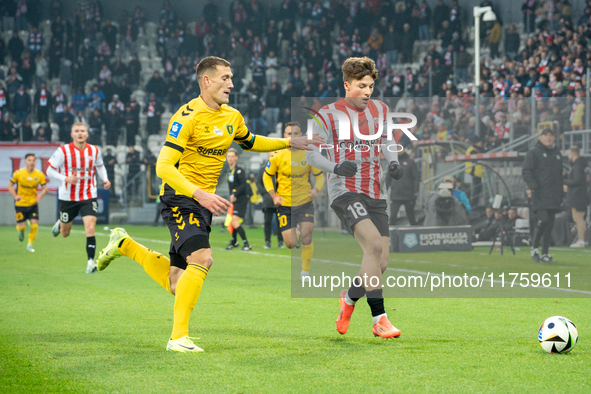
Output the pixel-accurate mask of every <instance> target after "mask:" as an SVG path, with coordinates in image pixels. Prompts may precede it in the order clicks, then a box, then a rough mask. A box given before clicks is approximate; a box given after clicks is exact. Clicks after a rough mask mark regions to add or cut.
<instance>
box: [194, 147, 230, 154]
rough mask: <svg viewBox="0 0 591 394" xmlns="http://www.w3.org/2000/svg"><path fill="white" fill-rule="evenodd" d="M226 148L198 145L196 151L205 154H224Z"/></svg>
mask: <svg viewBox="0 0 591 394" xmlns="http://www.w3.org/2000/svg"><path fill="white" fill-rule="evenodd" d="M227 150H228V149H211V148H210V149H208V148H204V147H203V146H200V147H198V148H197V153H200V154H202V155H205V156H223V155H225V154H226V151H227Z"/></svg>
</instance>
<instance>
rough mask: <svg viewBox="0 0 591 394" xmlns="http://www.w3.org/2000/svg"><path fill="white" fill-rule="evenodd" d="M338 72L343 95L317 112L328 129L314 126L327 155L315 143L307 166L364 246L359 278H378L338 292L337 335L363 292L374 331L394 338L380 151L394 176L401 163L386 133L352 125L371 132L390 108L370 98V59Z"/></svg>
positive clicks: (396, 332) (375, 74)
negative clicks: (320, 177)
mask: <svg viewBox="0 0 591 394" xmlns="http://www.w3.org/2000/svg"><path fill="white" fill-rule="evenodd" d="M342 70H343V79H344V84H345V91H346V95H345V98H342V99H340V100H339V101H337V102H335V103H333V104H330V105H327V106H325V107H323V108H322V109H321V110H320V114H321V115H322V117H323V120H324V121H325V122H326V126H327V127H326V128H325V127H322V129H320V128H316V129H315V130H314V132H315V133H318V134H320V135H321V136H322V137H324V139H325V140H326V141H327V145H326V147H331V148H330V149H327V150H326V152H327V154H328V159H326V158H324V157H323V156H322V155H321V153H320V152H319V148H318V147H317V148H316V149H315V150H314V151H312V152H308V153H307V159H308V163H309V164H310V165H312V166H314V167H316V168H319V169H322V170H324V171H326V172H327V173H328V182H327V183H328V193H329V197H330V200H331V201H332V203H331V208H332V209H333V210H334V211H335V213H336V214H337V216H338V217H339V218H340V219H341V221H342V222H343V223H344V224H345V225H346V226H347V228H348V229H349V231H350V232H351V234H353V236H354V237H355V239H356V240H357V242H358V243H359V246H361V249H362V250H363V259H362V261H361V269H360V271H359V276H360V277H361V278H364V277H365V278H372V277H375V278H377V279H378V281H377V285H375V283H376V282H375V281H371V280H365V283H353V285H352V286H351V288H350V289H348V290H343V291H342V292H341V294H340V304H341V311H340V314H339V316H338V318H337V322H336V323H337V330H338V332H339V333H341V334H344V333H346V332H347V329H348V328H349V322H350V319H351V314H352V313H353V309H354V308H355V303H356V302H357V300H359V299H360V298H362V297H363V296H364V295H365V296H367V303H368V304H369V306H370V308H371V313H372V316H373V323H374V325H373V333H374V335H376V336H381V337H383V338H393V337H397V336H399V335H400V331H399V330H398V329H397V328H396V327H394V326H393V325H392V324H391V323H390V321H389V320H388V317H387V315H386V312H385V309H384V298H383V294H382V274H383V273H384V271H385V270H386V268H387V266H388V255H389V228H388V214H387V203H386V200H385V198H386V193H385V186H384V185H382V182H381V180H380V172H381V171H382V167H381V164H380V153H384V156H385V157H386V159H387V160H388V162H389V163H390V164H389V170H390V176H392V177H393V178H395V179H400V178H401V177H402V167H401V166H400V164H399V163H398V153H397V148H396V147H394V148H396V149H389V148H392V147H393V146H390V145H393V143H394V141H388V140H387V138H386V137H385V136H384V135H381V136H379V137H376V139H375V140H373V141H369V140H365V139H360V138H359V137H357V136H356V135H355V133H354V131H353V129H352V127H351V125H353V124H357V125H358V129H359V133H360V134H362V135H368V136H374V135H377V134H379V127H380V126H382V127H383V125H384V123H385V120H386V114H387V113H388V107H387V106H386V105H385V104H384V103H382V102H381V101H378V100H371V99H370V97H371V95H372V93H373V89H374V84H375V80H376V79H377V77H378V70H377V69H376V67H375V63H374V61H373V60H371V59H369V58H367V57H363V58H349V59H347V60H346V61H345V63H343V66H342ZM335 110H336V111H339V113H338V114H337V113H335V112H334V111H335ZM326 111H329V112H326ZM330 111H333V112H332V113H331V112H330ZM343 128H345V130H346V129H349V137H348V138H346V139H341V140H340V139H339V131H340V130H341V129H343ZM384 129H385V127H384V128H382V132H383V131H384ZM341 131H342V130H341Z"/></svg>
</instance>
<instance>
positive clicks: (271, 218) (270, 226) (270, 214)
mask: <svg viewBox="0 0 591 394" xmlns="http://www.w3.org/2000/svg"><path fill="white" fill-rule="evenodd" d="M274 154H275V152H269V155H268V159H271V157H273V155H274ZM266 170H267V168H266V167H261V169H260V172H259V176H258V180H257V181H258V183H259V190H260V191H261V198H262V199H263V204H262V205H263V215H264V232H265V249H271V234H272V233H273V231H274V230H277V247H278V248H279V249H283V248H284V247H285V245H284V244H283V236H282V235H281V231H280V230H279V221H278V219H277V207H276V206H275V203H274V202H273V199H272V198H271V195H270V194H269V193H268V192H267V190H266V188H265V183H264V180H263V177H264V176H265V171H266ZM273 184H274V185H276V184H277V180H276V177H274V178H273Z"/></svg>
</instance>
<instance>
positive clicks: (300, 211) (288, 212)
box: [277, 201, 314, 232]
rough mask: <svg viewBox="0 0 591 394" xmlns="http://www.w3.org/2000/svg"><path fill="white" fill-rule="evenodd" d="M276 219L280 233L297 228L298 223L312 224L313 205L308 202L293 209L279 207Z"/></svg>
mask: <svg viewBox="0 0 591 394" xmlns="http://www.w3.org/2000/svg"><path fill="white" fill-rule="evenodd" d="M277 219H278V220H279V230H281V232H283V231H285V230H289V229H291V228H293V227H295V226H297V224H298V223H302V222H310V223H314V203H313V202H312V201H308V202H307V203H305V204H302V205H298V206H295V207H282V206H280V207H278V208H277Z"/></svg>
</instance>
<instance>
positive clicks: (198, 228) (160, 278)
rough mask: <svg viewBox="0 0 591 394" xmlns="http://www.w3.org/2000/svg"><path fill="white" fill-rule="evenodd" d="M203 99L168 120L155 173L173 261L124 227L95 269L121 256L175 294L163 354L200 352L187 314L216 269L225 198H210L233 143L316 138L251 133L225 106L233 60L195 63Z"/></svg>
mask: <svg viewBox="0 0 591 394" xmlns="http://www.w3.org/2000/svg"><path fill="white" fill-rule="evenodd" d="M196 73H197V80H198V81H199V87H200V89H201V95H200V96H199V97H197V98H196V99H193V100H191V101H190V102H189V103H187V104H186V105H184V106H182V107H181V108H180V109H179V110H178V111H177V112H176V114H174V116H173V117H172V118H171V119H170V123H169V126H168V132H167V136H166V142H165V143H164V147H163V148H162V151H161V152H160V155H159V156H158V161H157V163H156V171H157V174H158V176H159V177H160V178H162V181H163V185H162V189H161V191H160V200H161V203H162V205H163V208H162V218H163V219H164V222H165V223H166V224H167V226H168V228H169V231H170V235H171V244H170V251H169V255H170V259H168V258H166V257H164V256H163V255H161V254H159V253H156V252H153V251H151V250H149V249H147V248H146V247H144V246H143V245H140V244H139V243H137V242H136V241H134V240H133V239H132V238H131V237H129V235H128V234H127V233H126V232H125V230H123V229H120V228H117V229H114V230H113V231H112V233H111V238H110V240H109V244H108V245H107V247H106V248H105V249H103V250H102V251H101V253H100V255H99V259H98V269H99V271H102V270H104V269H105V268H107V266H108V265H109V264H110V263H111V261H112V260H113V259H115V258H116V257H119V256H121V255H123V256H127V257H130V258H132V259H133V260H135V261H137V262H138V263H139V264H140V265H141V266H142V267H143V268H144V270H145V271H146V273H148V275H150V277H152V279H154V280H155V281H156V282H157V283H158V284H160V285H161V286H162V287H164V288H165V289H166V290H167V291H169V292H170V293H171V294H174V296H175V302H174V315H173V316H174V318H173V328H172V335H171V337H170V340H169V341H168V344H167V346H166V349H167V350H172V351H177V352H202V351H203V349H201V348H199V347H198V346H196V345H195V343H193V341H192V340H191V339H190V338H189V317H190V315H191V312H192V311H193V308H194V307H195V304H196V303H197V299H198V297H199V294H200V292H201V287H202V286H203V282H204V281H205V277H206V275H207V273H208V271H209V269H210V267H211V265H212V264H213V255H212V250H211V247H210V245H209V233H210V231H211V220H212V215H216V216H219V215H220V214H222V213H224V212H225V211H226V210H227V208H228V206H229V205H230V203H229V201H227V200H225V199H224V198H222V197H220V196H218V195H216V194H215V190H216V186H217V181H218V178H219V175H220V171H221V169H222V166H223V164H224V161H225V160H226V152H227V150H228V148H229V147H230V145H231V143H232V141H236V142H237V143H238V145H240V146H241V147H242V149H247V150H252V151H255V152H269V151H274V150H280V149H287V148H290V147H293V148H296V149H306V150H311V149H312V148H311V147H308V145H309V144H319V143H323V142H324V140H323V139H322V138H320V137H318V136H315V137H314V138H313V139H307V137H300V138H267V137H264V136H257V135H253V134H252V133H250V132H249V131H248V129H247V128H246V125H245V123H244V118H243V117H242V115H241V114H240V112H238V111H237V110H236V109H234V108H232V107H230V106H228V105H227V103H228V102H229V96H230V91H231V90H232V88H233V87H234V85H233V83H232V76H233V74H232V71H231V69H230V63H229V62H228V61H226V60H224V59H221V58H218V57H214V56H209V57H206V58H204V59H202V60H201V62H199V64H198V65H197V70H196Z"/></svg>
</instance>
